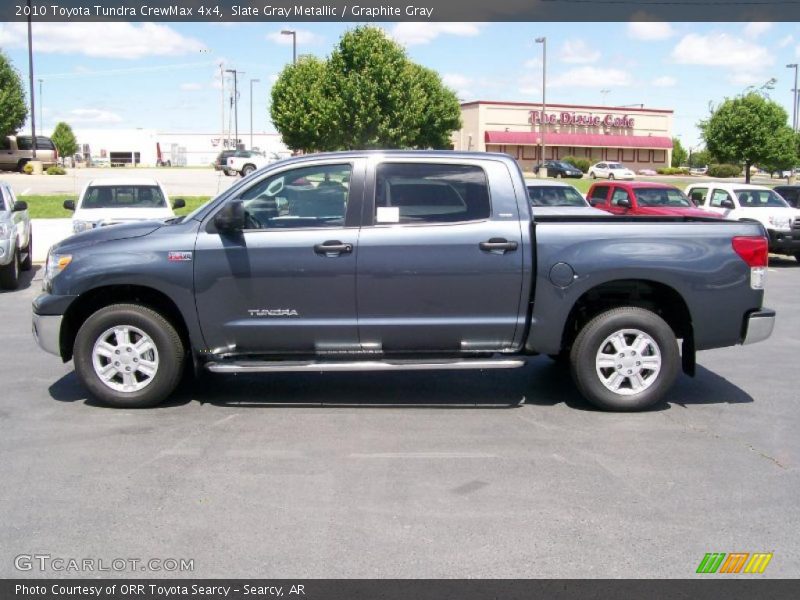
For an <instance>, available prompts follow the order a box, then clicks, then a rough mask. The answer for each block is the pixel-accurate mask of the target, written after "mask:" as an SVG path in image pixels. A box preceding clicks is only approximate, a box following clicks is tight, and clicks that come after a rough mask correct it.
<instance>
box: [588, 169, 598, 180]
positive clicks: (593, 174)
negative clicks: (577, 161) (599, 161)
mask: <svg viewBox="0 0 800 600" xmlns="http://www.w3.org/2000/svg"><path fill="white" fill-rule="evenodd" d="M589 177H591V178H592V179H597V175H595V172H594V171H592V172H591V173H589Z"/></svg>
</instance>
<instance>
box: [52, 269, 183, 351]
mask: <svg viewBox="0 0 800 600" xmlns="http://www.w3.org/2000/svg"><path fill="white" fill-rule="evenodd" d="M120 303H131V304H138V305H141V306H146V307H148V308H150V309H152V310H154V311H156V312H157V313H159V314H160V315H161V316H163V317H164V318H165V319H166V320H167V321H169V322H170V323H171V324H172V326H173V327H175V329H176V330H177V332H178V335H180V338H181V341H182V342H183V345H184V348H185V349H187V350H189V349H191V344H190V340H189V329H188V327H187V325H186V320H185V319H184V316H183V314H182V313H181V311H180V309H179V308H178V305H177V304H176V303H175V302H174V301H173V300H172V299H171V298H170V297H169V296H168V295H167V294H165V293H164V292H162V291H160V290H157V289H155V288H152V287H147V286H141V285H109V286H100V287H96V288H92V289H91V290H88V291H86V292H84V293H82V294H81V295H80V296H78V298H76V299H75V300H74V301H73V302H72V303H71V304H70V306H69V308H68V309H67V310H66V312H65V313H64V317H63V320H62V324H61V331H60V334H59V351H60V353H61V359H62V360H63V361H64V362H67V361H69V360H70V359H71V358H72V348H73V345H74V344H75V336H76V335H77V334H78V330H79V329H80V328H81V325H83V323H84V322H85V321H86V319H88V318H89V317H90V316H91V315H92V314H94V313H95V312H97V311H98V310H100V309H101V308H104V307H106V306H110V305H112V304H120Z"/></svg>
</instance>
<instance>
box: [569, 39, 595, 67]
mask: <svg viewBox="0 0 800 600" xmlns="http://www.w3.org/2000/svg"><path fill="white" fill-rule="evenodd" d="M559 58H560V59H561V62H565V63H572V64H585V63H593V62H597V60H598V59H599V58H600V51H599V50H592V49H590V48H589V46H587V45H586V42H584V41H583V40H567V41H566V42H564V43H563V44H562V46H561V50H560V52H559Z"/></svg>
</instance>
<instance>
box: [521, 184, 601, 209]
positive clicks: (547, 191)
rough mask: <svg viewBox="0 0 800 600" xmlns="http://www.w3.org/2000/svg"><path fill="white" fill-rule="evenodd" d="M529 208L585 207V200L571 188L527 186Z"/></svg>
mask: <svg viewBox="0 0 800 600" xmlns="http://www.w3.org/2000/svg"><path fill="white" fill-rule="evenodd" d="M528 198H529V199H530V202H531V206H580V207H586V206H588V205H587V204H586V200H584V199H583V196H581V194H580V192H578V190H576V189H575V188H573V187H568V186H564V187H560V186H533V185H529V186H528Z"/></svg>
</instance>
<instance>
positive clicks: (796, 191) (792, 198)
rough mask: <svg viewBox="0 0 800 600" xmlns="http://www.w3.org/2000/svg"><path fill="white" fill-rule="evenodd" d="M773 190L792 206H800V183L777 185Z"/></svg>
mask: <svg viewBox="0 0 800 600" xmlns="http://www.w3.org/2000/svg"><path fill="white" fill-rule="evenodd" d="M772 190H773V191H774V192H777V193H778V194H779V195H780V197H781V198H783V199H784V200H786V203H787V204H788V205H789V206H791V207H792V208H800V185H776V186H775V187H774V188H772Z"/></svg>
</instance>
